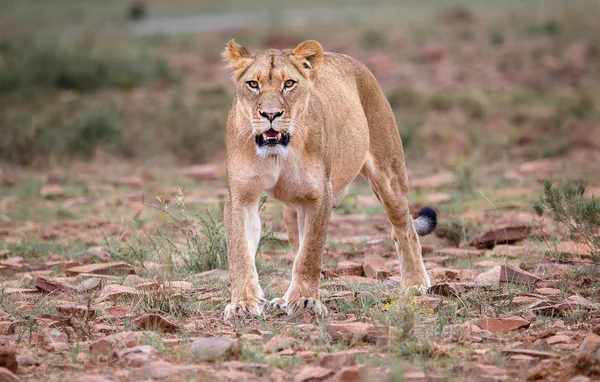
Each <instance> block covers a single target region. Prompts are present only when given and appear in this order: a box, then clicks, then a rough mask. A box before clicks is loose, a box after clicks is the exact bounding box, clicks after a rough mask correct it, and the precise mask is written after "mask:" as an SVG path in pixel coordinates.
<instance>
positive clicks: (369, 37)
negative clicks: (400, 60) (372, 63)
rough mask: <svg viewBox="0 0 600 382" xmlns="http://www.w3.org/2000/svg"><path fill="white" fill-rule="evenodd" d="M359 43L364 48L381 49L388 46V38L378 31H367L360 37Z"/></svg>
mask: <svg viewBox="0 0 600 382" xmlns="http://www.w3.org/2000/svg"><path fill="white" fill-rule="evenodd" d="M359 42H360V45H361V46H362V47H363V48H367V49H368V48H380V47H382V46H385V45H386V44H387V38H386V37H385V34H383V33H382V32H380V31H378V30H375V29H367V30H366V31H364V32H363V33H362V34H361V35H360V41H359Z"/></svg>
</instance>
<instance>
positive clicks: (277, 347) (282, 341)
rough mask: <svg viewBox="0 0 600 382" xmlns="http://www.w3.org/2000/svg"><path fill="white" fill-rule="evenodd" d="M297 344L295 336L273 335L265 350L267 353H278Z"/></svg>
mask: <svg viewBox="0 0 600 382" xmlns="http://www.w3.org/2000/svg"><path fill="white" fill-rule="evenodd" d="M295 344H296V340H295V339H294V338H293V337H286V336H282V335H279V334H278V335H276V336H273V338H271V339H270V340H269V341H268V342H267V343H266V344H265V346H264V348H263V350H264V351H265V352H266V353H277V352H279V351H282V350H285V349H291V348H292V347H294V345H295Z"/></svg>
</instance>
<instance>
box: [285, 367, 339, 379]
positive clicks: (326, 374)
mask: <svg viewBox="0 0 600 382" xmlns="http://www.w3.org/2000/svg"><path fill="white" fill-rule="evenodd" d="M334 374H335V371H333V370H330V369H325V368H324V367H315V366H305V367H303V368H302V369H300V371H299V372H298V374H296V376H295V377H294V382H309V381H325V380H327V379H329V378H330V377H332V376H333V375H334Z"/></svg>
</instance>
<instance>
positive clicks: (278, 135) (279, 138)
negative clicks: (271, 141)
mask: <svg viewBox="0 0 600 382" xmlns="http://www.w3.org/2000/svg"><path fill="white" fill-rule="evenodd" d="M277 140H278V141H279V140H281V133H277Z"/></svg>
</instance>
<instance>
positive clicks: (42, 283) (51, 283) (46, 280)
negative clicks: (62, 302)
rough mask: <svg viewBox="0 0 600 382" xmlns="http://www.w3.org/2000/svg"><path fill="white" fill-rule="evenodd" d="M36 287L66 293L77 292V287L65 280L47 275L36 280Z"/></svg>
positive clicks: (41, 289) (47, 291)
mask: <svg viewBox="0 0 600 382" xmlns="http://www.w3.org/2000/svg"><path fill="white" fill-rule="evenodd" d="M35 287H36V288H37V290H39V291H40V292H46V293H54V292H65V293H76V292H77V288H76V287H74V286H73V285H70V284H68V283H66V282H64V281H60V280H57V279H54V278H52V277H47V276H38V278H37V280H36V281H35Z"/></svg>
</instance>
